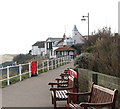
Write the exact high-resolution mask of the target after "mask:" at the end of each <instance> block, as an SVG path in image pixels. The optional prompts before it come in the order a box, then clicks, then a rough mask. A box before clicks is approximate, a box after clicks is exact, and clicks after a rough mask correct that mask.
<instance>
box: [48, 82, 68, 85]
mask: <svg viewBox="0 0 120 109" xmlns="http://www.w3.org/2000/svg"><path fill="white" fill-rule="evenodd" d="M63 84H68V82H64V83H48V85H63Z"/></svg>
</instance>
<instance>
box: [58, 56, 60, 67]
mask: <svg viewBox="0 0 120 109" xmlns="http://www.w3.org/2000/svg"><path fill="white" fill-rule="evenodd" d="M59 60H60V58H58V67H59V66H60V63H59Z"/></svg>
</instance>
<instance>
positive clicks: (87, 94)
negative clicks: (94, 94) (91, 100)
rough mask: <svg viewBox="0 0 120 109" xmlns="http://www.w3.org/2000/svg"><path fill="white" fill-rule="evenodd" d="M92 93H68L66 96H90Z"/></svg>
mask: <svg viewBox="0 0 120 109" xmlns="http://www.w3.org/2000/svg"><path fill="white" fill-rule="evenodd" d="M90 94H91V92H83V93H73V92H69V93H66V95H73V96H75V95H90Z"/></svg>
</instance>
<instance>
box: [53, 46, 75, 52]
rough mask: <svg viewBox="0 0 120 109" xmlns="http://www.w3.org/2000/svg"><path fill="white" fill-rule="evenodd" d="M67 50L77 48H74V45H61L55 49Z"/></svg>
mask: <svg viewBox="0 0 120 109" xmlns="http://www.w3.org/2000/svg"><path fill="white" fill-rule="evenodd" d="M67 50H75V49H74V48H72V45H65V46H64V47H60V48H58V49H56V50H55V51H67Z"/></svg>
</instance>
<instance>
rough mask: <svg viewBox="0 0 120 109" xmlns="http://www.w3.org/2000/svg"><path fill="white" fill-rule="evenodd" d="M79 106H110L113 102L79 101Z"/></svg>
mask: <svg viewBox="0 0 120 109" xmlns="http://www.w3.org/2000/svg"><path fill="white" fill-rule="evenodd" d="M80 106H81V107H110V106H111V107H112V106H113V103H112V102H107V103H80Z"/></svg>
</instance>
